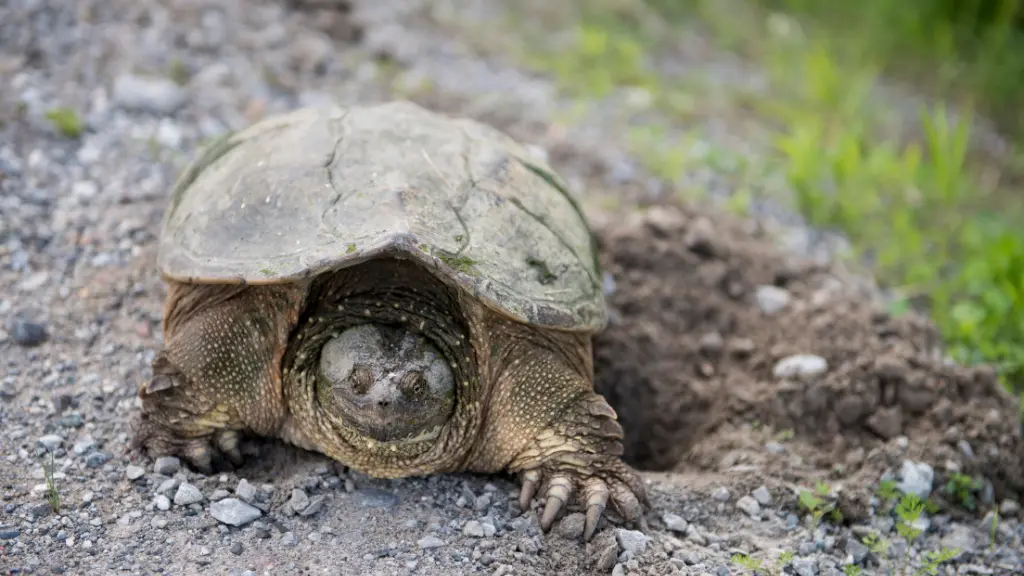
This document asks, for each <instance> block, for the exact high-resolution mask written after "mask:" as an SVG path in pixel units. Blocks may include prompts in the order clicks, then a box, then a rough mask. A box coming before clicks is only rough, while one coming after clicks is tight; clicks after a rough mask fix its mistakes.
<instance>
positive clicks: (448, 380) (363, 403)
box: [317, 324, 455, 443]
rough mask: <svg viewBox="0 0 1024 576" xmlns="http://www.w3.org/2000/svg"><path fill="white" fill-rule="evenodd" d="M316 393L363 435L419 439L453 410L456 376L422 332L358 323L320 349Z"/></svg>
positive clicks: (436, 430) (341, 421) (432, 433)
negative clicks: (416, 332) (415, 332)
mask: <svg viewBox="0 0 1024 576" xmlns="http://www.w3.org/2000/svg"><path fill="white" fill-rule="evenodd" d="M317 397H318V398H319V399H320V403H321V406H322V407H323V408H324V409H325V411H326V412H327V414H328V416H329V417H330V418H331V419H332V420H333V421H334V422H335V423H336V424H337V425H339V426H343V427H346V428H348V429H349V430H352V431H354V432H356V433H357V434H359V435H360V436H363V437H365V438H366V439H367V440H372V441H376V442H384V443H412V442H422V441H424V440H430V439H432V438H434V437H436V436H437V435H438V434H440V432H441V429H442V428H443V427H444V424H445V423H446V422H448V420H449V419H450V418H451V416H452V414H453V413H454V411H455V377H454V375H453V374H452V371H451V368H450V367H449V365H448V362H447V360H446V359H445V357H444V356H443V355H442V354H441V352H440V351H438V349H437V348H436V347H434V346H433V345H432V344H431V343H430V342H429V341H428V340H427V339H426V338H424V337H423V336H420V335H417V334H414V333H412V332H409V331H407V330H404V329H402V328H396V327H392V326H387V325H383V324H360V325H358V326H354V327H352V328H349V329H347V330H345V331H344V332H341V333H340V334H338V335H337V336H334V337H333V338H331V339H330V340H328V341H327V342H326V343H325V344H324V346H323V348H322V349H321V351H320V366H319V375H318V378H317Z"/></svg>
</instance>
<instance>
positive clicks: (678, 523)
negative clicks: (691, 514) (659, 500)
mask: <svg viewBox="0 0 1024 576" xmlns="http://www.w3.org/2000/svg"><path fill="white" fill-rule="evenodd" d="M661 520H662V522H664V523H665V527H666V528H668V529H669V530H671V531H673V532H679V533H680V534H685V533H686V529H687V527H688V524H687V523H686V520H684V519H683V517H682V516H679V515H678V514H672V513H671V512H666V513H664V514H662V515H661Z"/></svg>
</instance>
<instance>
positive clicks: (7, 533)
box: [0, 528, 21, 540]
mask: <svg viewBox="0 0 1024 576" xmlns="http://www.w3.org/2000/svg"><path fill="white" fill-rule="evenodd" d="M20 535H21V532H19V531H18V530H17V529H16V528H0V540H14V539H15V538H17V537H18V536H20Z"/></svg>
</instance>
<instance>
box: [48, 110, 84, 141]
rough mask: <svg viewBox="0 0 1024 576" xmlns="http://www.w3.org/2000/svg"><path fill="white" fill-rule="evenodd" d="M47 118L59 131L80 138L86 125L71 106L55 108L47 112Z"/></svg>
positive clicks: (69, 136) (70, 136)
mask: <svg viewBox="0 0 1024 576" xmlns="http://www.w3.org/2000/svg"><path fill="white" fill-rule="evenodd" d="M46 119H47V120H49V121H50V123H51V124H53V127H54V128H56V129H57V131H58V132H60V133H61V134H63V135H64V136H66V137H68V138H78V137H79V136H81V135H82V131H83V130H84V127H83V125H82V120H81V119H80V118H79V117H78V114H77V113H75V111H74V110H72V109H70V108H54V109H53V110H49V111H47V112H46Z"/></svg>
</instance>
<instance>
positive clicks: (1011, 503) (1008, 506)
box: [999, 498, 1020, 517]
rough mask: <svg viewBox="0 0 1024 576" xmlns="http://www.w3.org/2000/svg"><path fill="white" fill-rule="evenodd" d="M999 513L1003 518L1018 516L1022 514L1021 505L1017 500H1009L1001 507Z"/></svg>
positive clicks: (1004, 501)
mask: <svg viewBox="0 0 1024 576" xmlns="http://www.w3.org/2000/svg"><path fill="white" fill-rule="evenodd" d="M999 513H1000V514H1002V515H1003V516H1010V517H1013V516H1016V515H1017V514H1019V513H1020V504H1019V503H1018V502H1017V501H1016V500H1010V499H1009V498H1007V499H1006V500H1003V502H1002V503H1001V504H1000V505H999Z"/></svg>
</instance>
